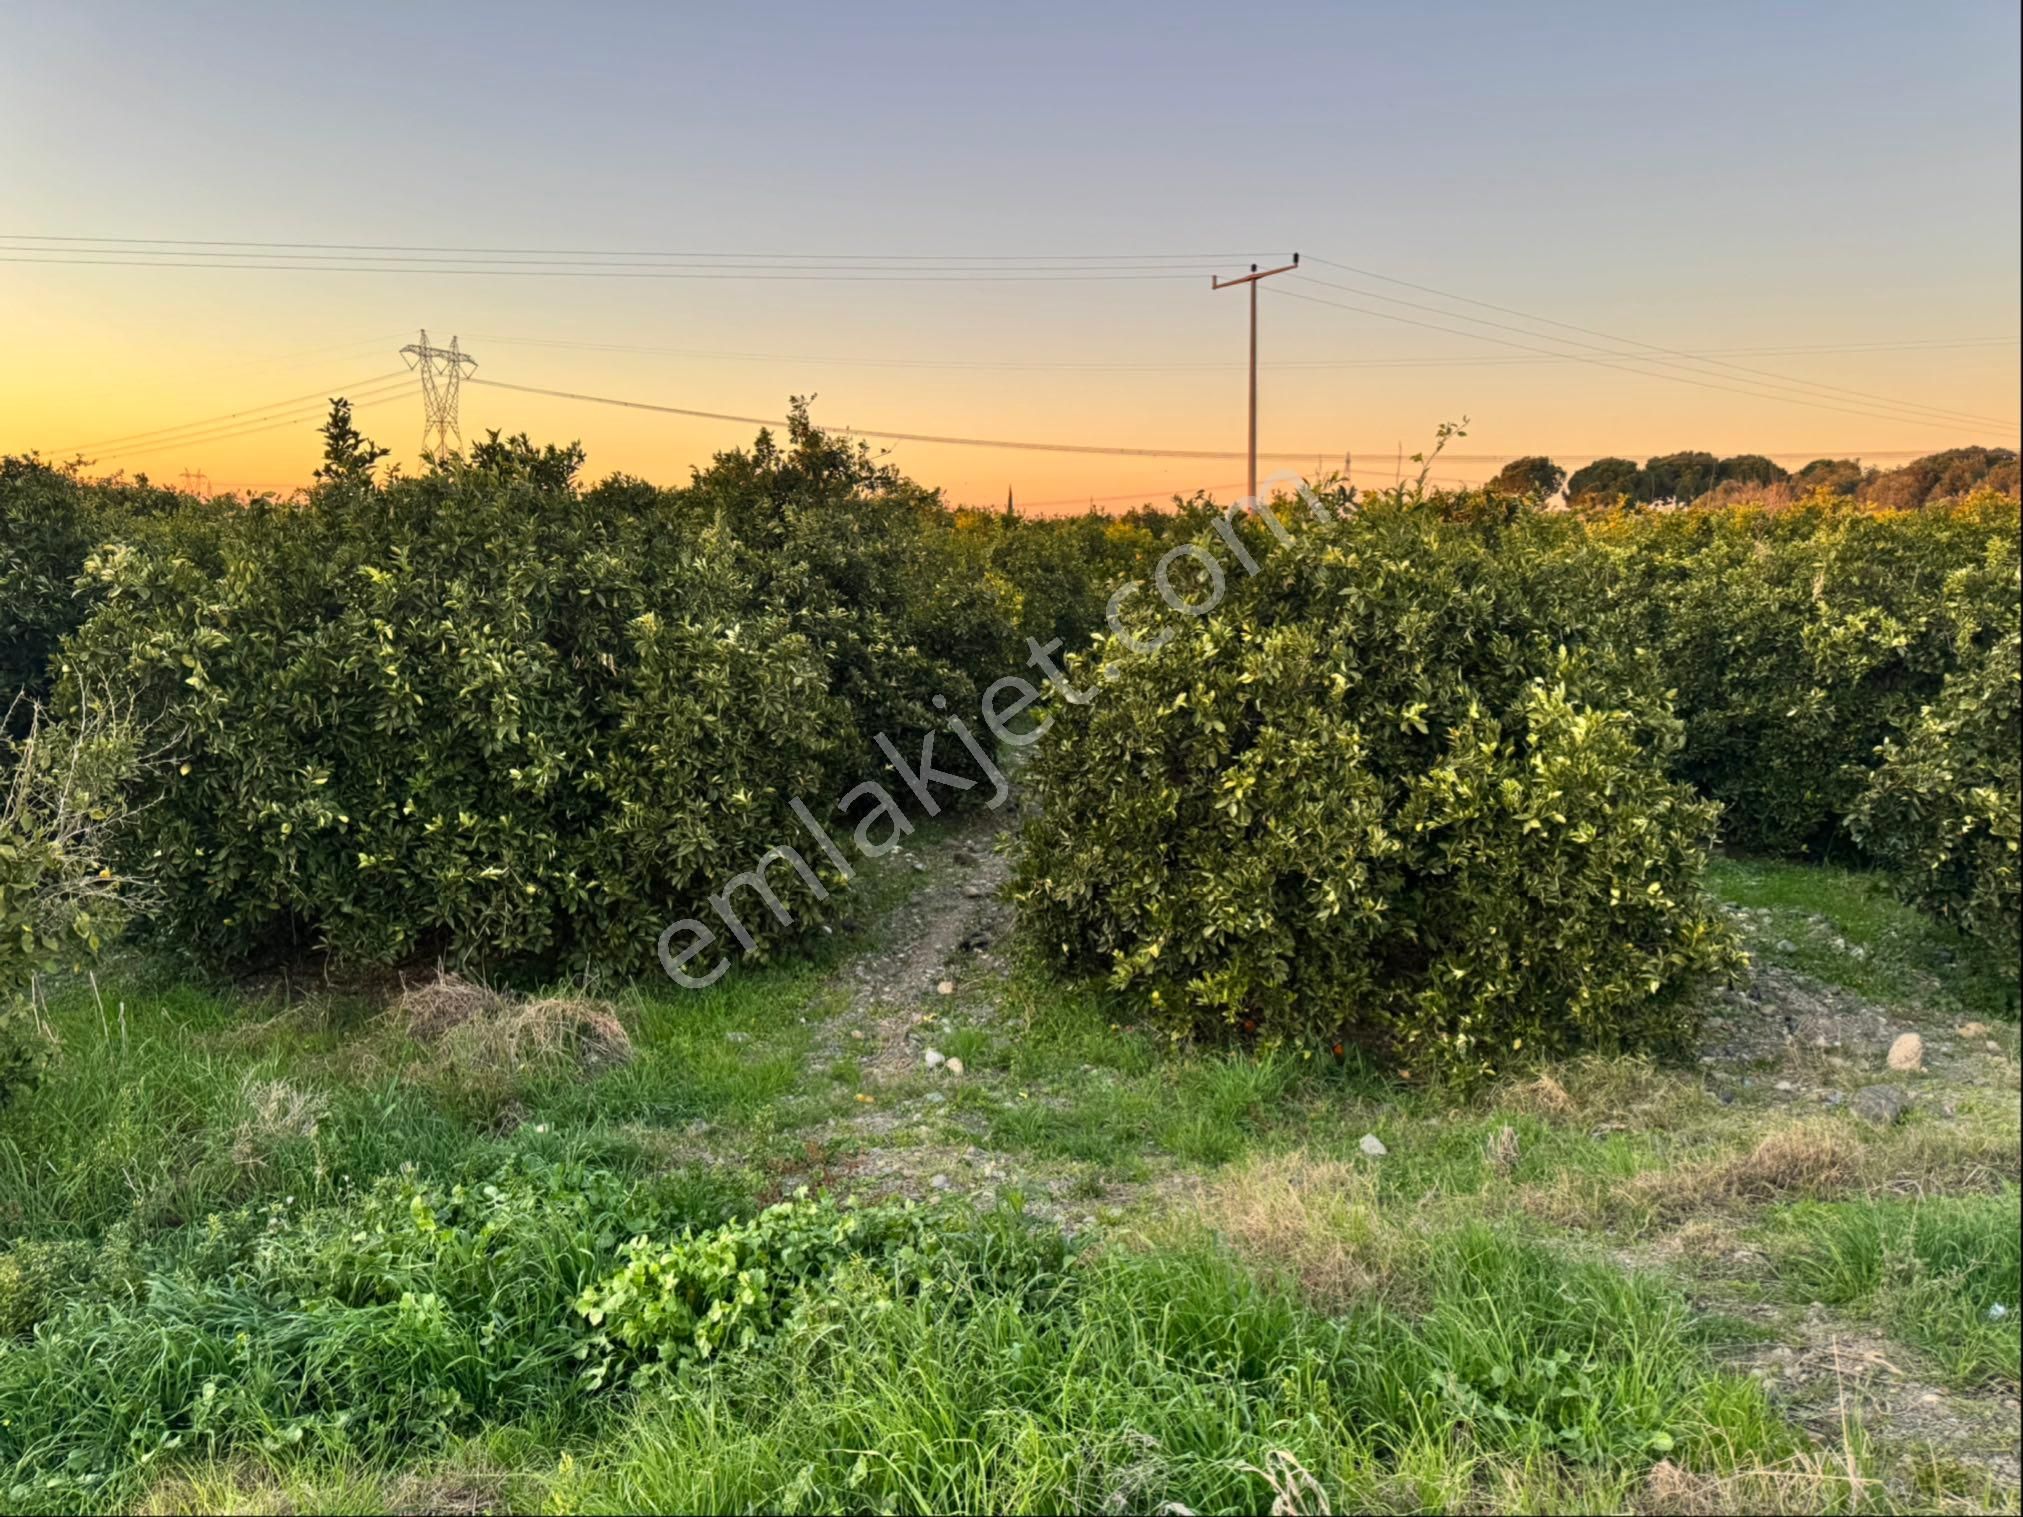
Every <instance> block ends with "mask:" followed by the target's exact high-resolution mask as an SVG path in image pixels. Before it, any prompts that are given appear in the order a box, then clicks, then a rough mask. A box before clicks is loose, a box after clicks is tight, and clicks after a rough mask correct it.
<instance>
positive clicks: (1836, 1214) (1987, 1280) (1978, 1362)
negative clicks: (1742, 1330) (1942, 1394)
mask: <svg viewBox="0 0 2023 1517" xmlns="http://www.w3.org/2000/svg"><path fill="white" fill-rule="evenodd" d="M1780 1220H1781V1223H1782V1226H1783V1228H1784V1229H1785V1230H1786V1231H1787V1233H1788V1234H1789V1235H1790V1238H1791V1241H1790V1243H1789V1245H1788V1252H1787V1256H1786V1259H1785V1262H1784V1275H1785V1278H1786V1280H1787V1281H1788V1283H1789V1285H1790V1287H1791V1288H1792V1290H1793V1291H1794V1292H1795V1293H1796V1294H1797V1295H1799V1296H1800V1297H1801V1298H1803V1299H1806V1300H1814V1301H1824V1302H1828V1303H1832V1304H1835V1305H1844V1306H1852V1307H1855V1308H1857V1309H1859V1310H1861V1311H1863V1312H1865V1313H1867V1314H1868V1315H1870V1316H1871V1317H1873V1318H1874V1319H1875V1320H1877V1321H1878V1322H1880V1323H1881V1324H1882V1325H1883V1326H1884V1327H1885V1328H1886V1329H1887V1330H1889V1331H1890V1332H1891V1333H1892V1334H1893V1335H1895V1336H1897V1337H1899V1338H1902V1339H1904V1340H1905V1341H1907V1342H1909V1343H1912V1344H1915V1345H1916V1346H1917V1347H1918V1348H1920V1349H1922V1350H1924V1351H1925V1352H1926V1353H1927V1354H1929V1355H1930V1356H1931V1357H1932V1359H1933V1360H1934V1361H1935V1362H1937V1363H1938V1364H1939V1366H1940V1367H1941V1368H1942V1369H1943V1370H1944V1371H1945V1372H1946V1374H1947V1375H1948V1376H1949V1377H1950V1378H1951V1379H1952V1380H1954V1381H1955V1382H1956V1383H1959V1384H1962V1385H1974V1384H1978V1383H1984V1382H1995V1383H2006V1384H2008V1385H2011V1386H2013V1385H2014V1384H2015V1383H2016V1380H2017V1370H2018V1349H2019V1344H2023V1334H2019V1328H2023V1312H2019V1310H2018V1305H2019V1303H2018V1293H2019V1272H2023V1241H2019V1240H2023V1206H2019V1201H2018V1193H2017V1191H2016V1190H2015V1189H2013V1188H2011V1189H2010V1190H2008V1191H2006V1192H2005V1193H2004V1194H2002V1195H1998V1196H1962V1197H1944V1196H1937V1197H1931V1198H1928V1199H1925V1200H1920V1201H1858V1202H1838V1203H1831V1204H1821V1205H1809V1206H1801V1207H1795V1208H1793V1209H1792V1210H1791V1211H1790V1212H1789V1213H1788V1214H1786V1215H1785V1216H1784V1217H1783V1218H1782V1219H1780Z"/></svg>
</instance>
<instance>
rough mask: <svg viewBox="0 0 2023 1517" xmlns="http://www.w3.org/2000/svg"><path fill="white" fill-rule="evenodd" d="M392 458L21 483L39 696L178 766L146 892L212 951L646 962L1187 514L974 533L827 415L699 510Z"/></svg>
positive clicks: (976, 519)
mask: <svg viewBox="0 0 2023 1517" xmlns="http://www.w3.org/2000/svg"><path fill="white" fill-rule="evenodd" d="M378 457H379V450H377V449H375V448H373V447H372V446H371V444H370V443H369V442H367V441H366V440H365V439H364V438H362V437H360V436H359V435H358V433H357V432H356V430H355V428H353V427H352V425H351V422H350V417H349V414H348V412H347V411H346V410H345V409H344V408H343V407H341V406H340V407H338V408H337V410H336V411H335V412H334V414H333V415H332V417H331V420H330V423H329V425H328V427H327V428H326V458H325V463H324V467H323V469H322V470H321V471H320V473H319V478H318V483H317V484H316V486H315V487H314V488H313V489H312V490H311V491H310V492H309V493H308V496H307V498H306V500H302V501H296V502H275V501H269V500H256V501H252V502H239V501H211V502H202V501H196V500H193V499H190V498H188V497H180V496H176V495H173V494H171V493H169V492H164V491H159V490H155V489H152V488H151V487H148V486H146V485H144V484H143V485H126V484H117V483H115V484H109V485H108V484H96V483H91V482H87V481H84V480H82V479H79V478H76V477H74V476H73V475H71V474H68V473H65V472H63V471H59V470H54V469H51V468H48V467H46V466H43V465H41V464H38V463H36V462H34V461H32V460H19V459H16V460H9V461H8V462H7V464H6V465H5V470H4V473H0V528H4V536H5V540H6V543H7V550H6V553H7V556H6V558H5V559H4V560H0V589H4V592H5V593H4V594H0V606H4V607H5V615H6V617H7V621H6V623H5V625H4V626H0V657H4V658H5V659H6V661H7V663H6V670H7V678H8V680H9V682H10V684H11V685H13V686H15V687H17V688H20V689H23V690H24V691H25V692H26V693H27V695H28V697H29V698H30V699H31V700H32V701H34V702H35V703H37V704H39V705H42V706H46V707H47V708H48V709H49V710H50V711H51V712H53V713H54V714H55V716H56V717H57V718H58V720H59V724H60V726H61V727H62V728H63V729H64V730H69V731H75V730H80V729H81V728H82V727H85V726H88V725H90V724H91V723H93V722H101V723H102V722H103V720H104V719H105V716H106V703H107V699H108V696H109V695H116V699H117V702H118V705H119V713H118V715H119V718H120V720H121V721H122V722H123V723H129V724H132V725H135V726H137V727H138V728H140V729H141V730H144V731H146V732H148V733H151V734H153V735H154V736H155V738H156V739H157V740H158V742H159V743H160V744H161V745H162V746H163V747H164V749H165V760H166V761H165V762H161V763H156V764H151V765H147V766H143V767H141V768H140V769H138V770H137V772H135V773H134V774H133V775H132V776H131V778H130V779H129V781H128V783H127V784H126V786H125V789H124V797H125V800H126V803H127V810H128V813H129V815H128V818H127V820H126V822H125V825H124V826H123V827H122V828H121V829H120V831H119V837H120V843H121V848H122V852H121V862H122V863H123V864H124V865H125V866H126V867H128V868H131V869H132V870H134V871H135V872H144V873H145V874H146V875H147V876H148V877H149V879H150V880H151V881H152V882H153V883H154V885H155V887H156V889H157V892H158V894H159V899H160V905H159V908H158V909H157V911H156V912H155V914H154V921H155V925H156V926H157V927H158V928H159V929H160V932H161V936H162V937H163V939H164V940H165V941H168V942H172V943H174V944H176V945H178V946H181V947H187V948H189V949H192V950H194V951H195V952H197V953H199V954H200V955H202V956H204V957H206V958H209V959H212V960H217V961H223V962H227V963H238V964H244V963H248V962H257V961H260V960H262V959H263V958H269V957H273V956H277V955H286V954H293V953H302V952H310V951H318V952H320V951H331V952H335V953H338V954H342V955H344V956H347V957H350V958H354V959H372V960H398V959H401V958H404V957H408V956H412V955H418V954H437V953H446V954H450V955H474V956H477V957H480V958H482V959H483V960H484V961H485V962H486V963H487V964H489V965H491V966H494V967H500V966H510V965H516V964H517V965H523V966H526V967H528V968H529V969H530V970H533V971H537V972H547V973H552V972H555V971H557V970H562V969H580V968H581V967H583V965H584V964H586V963H591V962H594V963H599V964H609V965H616V966H622V967H627V968H646V967H650V966H651V965H652V964H653V962H654V946H655V943H656V940H657V938H658V935H659V933H660V931H661V929H662V928H663V927H664V926H665V925H666V924H667V923H668V922H669V921H670V920H671V919H672V918H674V917H678V916H681V915H684V914H692V913H693V912H694V911H695V910H696V909H697V908H698V907H699V906H700V905H701V904H702V901H703V899H704V898H705V897H706V895H707V894H708V893H709V892H711V891H712V890H714V889H716V888H718V887H720V886H721V885H722V884H723V882H724V881H725V879H726V878H728V877H729V876H731V875H734V874H736V873H737V872H739V871H742V870H744V869H747V868H749V867H750V866H751V864H752V862H753V860H754V859H756V858H757V857H758V856H759V855H761V854H762V853H763V852H764V851H765V850H766V849H767V848H768V847H769V846H770V845H772V844H773V843H776V842H779V841H781V840H783V839H786V840H792V839H794V838H796V837H800V836H801V833H800V830H799V827H798V824H797V823H796V822H795V820H794V817H793V816H792V814H791V813H790V811H789V803H790V802H791V801H792V800H793V799H794V798H795V797H802V798H804V799H805V800H806V802H807V804H809V805H810V806H812V807H815V808H817V809H819V808H821V807H823V806H824V805H826V804H827V803H828V801H829V800H830V799H832V798H834V797H835V796H838V795H840V794H842V793H843V792H844V791H846V790H848V789H849V788H850V787H851V786H852V785H854V784H855V783H856V782H857V781H859V780H862V779H865V778H869V777H872V776H873V775H880V774H882V766H883V765H884V760H883V758H882V757H881V756H880V753H879V750H878V748H876V747H875V746H874V739H875V738H876V737H878V736H879V735H881V734H882V735H884V736H886V737H887V738H889V740H890V741H891V742H892V743H893V745H894V746H895V747H896V748H898V749H899V750H900V751H902V752H906V751H911V748H912V746H913V745H915V744H917V740H918V737H919V735H920V734H921V733H923V732H925V731H927V730H929V729H932V728H935V727H938V726H940V725H941V724H942V722H943V721H944V720H945V717H944V715H943V714H942V713H943V712H944V711H951V712H962V711H965V710H967V711H969V712H971V713H974V711H975V709H976V705H977V700H978V693H979V690H980V689H981V686H982V685H983V684H985V683H988V682H989V681H990V680H992V679H995V678H997V677H998V676H999V675H1001V674H1003V673H1006V672H1009V671H1011V670H1014V669H1017V668H1021V667H1023V666H1024V665H1025V664H1026V663H1027V661H1028V651H1027V639H1028V638H1033V639H1037V640H1038V641H1039V642H1040V643H1041V644H1042V645H1049V644H1051V643H1053V642H1054V641H1055V640H1060V641H1061V642H1062V643H1063V644H1064V645H1065V646H1079V645H1080V643H1081V642H1082V641H1084V640H1086V638H1087V636H1088V635H1089V632H1090V630H1091V629H1092V628H1093V627H1094V626H1096V625H1097V624H1098V623H1100V621H1101V617H1102V601H1103V596H1104V595H1105V594H1106V593H1107V590H1106V589H1103V588H1099V587H1105V586H1107V584H1108V583H1109V581H1111V580H1112V579H1115V578H1120V577H1122V576H1123V575H1124V574H1125V573H1126V572H1128V571H1129V570H1130V569H1131V567H1132V566H1134V565H1136V564H1138V563H1140V562H1141V561H1145V560H1146V559H1147V556H1148V555H1149V554H1151V553H1152V552H1153V551H1154V550H1155V549H1156V548H1157V547H1158V545H1159V543H1160V541H1161V536H1162V533H1165V532H1167V531H1178V530H1182V528H1181V527H1180V526H1179V523H1181V522H1183V521H1184V520H1185V519H1186V515H1185V513H1184V512H1183V513H1178V514H1170V515H1147V516H1143V517H1139V518H1136V519H1130V520H1122V521H1115V520H1104V519H1081V520H1069V521H1063V522H1027V521H1020V520H1017V519H1011V518H1007V517H1004V516H1001V515H999V514H996V513H979V512H950V511H948V510H945V509H943V508H942V506H941V504H940V501H939V499H938V497H936V496H935V495H934V494H933V492H931V491H928V490H925V489H923V488H921V487H919V486H917V485H915V484H913V483H911V482H910V481H908V480H906V479H904V478H903V477H901V476H900V475H899V474H897V473H896V472H895V471H893V470H892V469H890V468H889V467H887V466H885V465H883V464H882V463H880V462H879V461H878V460H877V459H876V458H874V457H873V456H872V455H871V454H870V453H869V452H868V451H866V450H865V449H864V448H863V447H862V446H861V445H860V446H852V445H848V444H845V443H843V442H841V441H838V440H837V439H835V438H833V437H831V436H830V435H828V434H825V433H823V432H822V431H820V430H819V429H818V428H816V427H815V426H813V425H812V423H811V422H810V421H809V419H808V417H807V414H806V410H805V407H802V406H799V405H797V406H796V409H795V413H794V418H793V421H792V423H791V425H790V427H789V428H788V433H787V435H786V436H785V437H784V438H780V437H775V436H772V435H770V434H761V435H760V436H759V438H758V440H757V442H756V443H755V444H754V445H753V446H752V447H750V448H748V449H738V450H734V451H731V452H728V453H724V454H722V455H719V456H718V457H717V459H716V460H715V461H714V462H713V463H712V464H711V466H710V467H709V468H707V469H704V470H701V471H699V472H698V473H697V474H696V475H695V477H694V478H693V479H692V481H691V482H690V483H689V484H688V485H687V486H686V487H683V488H679V489H662V488H658V487H655V486H653V485H650V484H648V483H646V482H644V481H641V480H637V479H631V478H625V477H613V478H609V479H606V480H604V481H602V482H601V483H598V484H596V485H594V486H591V487H588V488H584V487H582V486H581V485H580V484H579V482H578V479H577V475H578V472H579V470H580V467H581V464H582V453H581V450H580V449H577V448H574V447H570V448H555V447H543V448H537V447H535V446H534V445H533V444H532V443H530V442H529V441H528V440H527V439H525V438H524V437H519V438H500V437H497V436H493V437H491V438H489V439H487V440H485V441H483V442H480V443H478V444H477V445H476V446H475V447H473V448H472V449H471V450H470V453H469V456H468V457H467V458H461V459H455V460H451V461H449V462H446V463H444V464H443V465H441V466H438V467H434V468H432V469H430V470H429V471H428V472H426V473H424V474H421V475H419V476H417V477H413V478H402V477H399V476H397V475H396V476H394V477H392V478H389V479H385V480H377V481H376V480H375V477H374V475H375V469H376V465H377V462H378ZM1062 651H1064V649H1063V650H1062ZM21 709H22V710H23V711H25V710H26V709H27V706H26V705H25V704H24V706H23V707H22V708H21ZM986 740H987V735H986ZM947 746H949V745H948V744H947V743H946V742H944V744H943V747H944V748H946V747H947ZM884 777H885V778H886V779H887V780H888V782H889V781H890V776H884ZM804 841H805V839H804ZM831 883H833V882H831ZM792 884H793V880H792V878H791V876H789V877H787V878H786V879H785V880H784V881H782V882H781V888H782V892H783V894H789V895H790V896H791V891H790V890H788V888H787V887H789V886H791V885H792ZM20 894H21V890H20V889H19V888H14V887H11V886H10V887H8V888H7V889H0V899H12V898H18V896H19V895H20ZM809 897H810V892H808V891H807V890H806V889H803V890H802V891H801V893H800V895H799V896H798V897H793V898H792V900H791V905H792V908H793V910H794V912H795V915H796V917H797V918H798V921H799V925H806V924H808V923H812V922H818V921H820V920H821V919H822V915H823V912H822V910H821V909H820V903H819V902H817V901H815V900H813V899H811V898H809ZM758 915H759V917H760V918H761V919H762V922H763V919H764V918H765V912H764V911H763V910H761V911H760V912H759V913H758ZM45 957H46V955H45Z"/></svg>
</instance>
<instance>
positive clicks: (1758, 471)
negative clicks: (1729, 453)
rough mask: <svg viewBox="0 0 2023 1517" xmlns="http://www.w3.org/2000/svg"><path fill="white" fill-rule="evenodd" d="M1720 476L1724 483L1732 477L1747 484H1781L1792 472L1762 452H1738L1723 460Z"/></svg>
mask: <svg viewBox="0 0 2023 1517" xmlns="http://www.w3.org/2000/svg"><path fill="white" fill-rule="evenodd" d="M1720 476H1721V477H1720V482H1721V483H1722V484H1726V483H1728V481H1729V480H1731V479H1732V480H1737V481H1740V482H1741V483H1742V484H1745V485H1781V484H1783V483H1784V482H1785V481H1786V480H1787V479H1789V478H1791V473H1790V471H1789V470H1787V469H1786V468H1784V467H1783V466H1782V465H1781V464H1777V463H1773V462H1772V461H1771V460H1770V459H1767V458H1765V457H1764V456H1763V455H1762V454H1761V453H1737V454H1736V455H1735V456H1734V457H1733V458H1724V459H1722V460H1721V469H1720Z"/></svg>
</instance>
